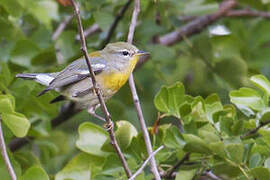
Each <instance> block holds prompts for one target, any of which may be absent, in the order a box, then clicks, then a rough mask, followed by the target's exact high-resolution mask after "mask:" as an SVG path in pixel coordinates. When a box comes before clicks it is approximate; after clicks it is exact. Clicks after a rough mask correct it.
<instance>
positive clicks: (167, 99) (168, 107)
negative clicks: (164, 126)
mask: <svg viewBox="0 0 270 180" xmlns="http://www.w3.org/2000/svg"><path fill="white" fill-rule="evenodd" d="M184 94H185V89H184V86H183V85H182V84H181V83H176V84H174V85H172V86H169V87H165V86H164V87H162V88H161V90H160V91H159V92H158V93H157V95H156V96H155V99H154V103H155V106H156V108H157V109H158V110H159V111H161V112H164V113H166V114H168V115H173V116H175V117H177V118H180V117H181V115H180V112H179V108H180V106H181V104H183V103H184V102H185V99H184Z"/></svg>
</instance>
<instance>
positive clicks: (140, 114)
mask: <svg viewBox="0 0 270 180" xmlns="http://www.w3.org/2000/svg"><path fill="white" fill-rule="evenodd" d="M139 12H140V0H135V5H134V10H133V14H132V19H131V23H130V26H129V32H128V40H127V41H128V43H130V44H132V41H133V37H134V32H135V27H136V24H137V18H138V14H139ZM129 86H130V90H131V93H132V98H133V102H134V106H135V108H136V112H137V116H138V119H139V121H140V126H141V129H142V133H143V137H144V142H145V145H146V150H147V153H148V156H151V154H152V153H153V149H152V144H151V140H150V136H149V134H148V130H147V126H146V123H145V120H144V117H143V112H142V108H141V105H140V100H139V97H138V94H137V90H136V87H135V82H134V78H133V74H132V73H131V75H130V77H129ZM150 166H151V170H152V173H153V175H154V177H155V179H156V180H160V175H159V172H158V168H157V164H156V160H155V157H151V158H150Z"/></svg>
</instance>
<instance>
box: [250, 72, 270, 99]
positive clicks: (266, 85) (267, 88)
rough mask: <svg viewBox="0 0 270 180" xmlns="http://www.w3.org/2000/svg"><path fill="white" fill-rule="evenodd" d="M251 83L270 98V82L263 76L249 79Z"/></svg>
mask: <svg viewBox="0 0 270 180" xmlns="http://www.w3.org/2000/svg"><path fill="white" fill-rule="evenodd" d="M250 80H251V82H252V83H253V84H254V85H255V86H257V87H258V88H260V89H261V90H263V91H264V92H265V93H266V94H267V95H268V96H270V82H269V81H268V79H267V78H266V77H265V76H263V75H255V76H252V77H251V78H250Z"/></svg>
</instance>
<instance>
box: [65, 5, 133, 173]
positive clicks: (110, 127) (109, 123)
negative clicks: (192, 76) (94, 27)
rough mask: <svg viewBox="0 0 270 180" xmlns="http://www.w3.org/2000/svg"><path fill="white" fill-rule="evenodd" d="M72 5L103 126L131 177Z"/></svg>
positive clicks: (75, 10)
mask: <svg viewBox="0 0 270 180" xmlns="http://www.w3.org/2000/svg"><path fill="white" fill-rule="evenodd" d="M70 1H71V3H72V5H73V8H74V13H75V16H76V18H77V23H78V30H79V32H80V37H81V46H82V52H83V54H84V56H85V60H86V63H87V67H88V70H89V73H90V75H91V76H90V77H91V80H92V84H93V88H94V91H95V93H96V95H97V97H98V100H99V103H100V105H101V109H102V111H103V113H104V115H105V120H106V124H105V127H106V129H107V131H108V133H109V135H110V139H111V144H112V146H113V147H114V149H115V151H116V153H117V155H118V156H119V158H120V160H121V162H122V165H123V168H124V170H125V173H126V175H127V177H131V175H132V174H131V171H130V170H129V168H128V164H127V162H126V160H125V157H124V155H123V153H122V151H121V149H120V147H119V145H118V143H117V141H116V138H115V134H114V124H113V121H112V119H111V115H110V113H109V111H108V109H107V106H106V104H105V101H104V99H103V96H102V92H101V91H100V89H99V88H98V87H97V82H96V78H95V74H94V71H93V69H92V67H91V64H90V58H89V56H88V51H87V47H86V42H85V37H84V33H83V27H82V23H81V18H80V12H79V8H78V6H77V4H76V3H75V1H74V0H70Z"/></svg>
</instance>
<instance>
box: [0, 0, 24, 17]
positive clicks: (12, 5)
mask: <svg viewBox="0 0 270 180" xmlns="http://www.w3.org/2000/svg"><path fill="white" fill-rule="evenodd" d="M0 5H2V6H3V7H4V8H5V9H6V11H8V13H9V14H10V15H12V16H16V17H18V16H20V15H21V14H22V12H23V9H22V7H21V5H20V4H19V3H18V1H17V0H13V1H8V0H1V1H0Z"/></svg>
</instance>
